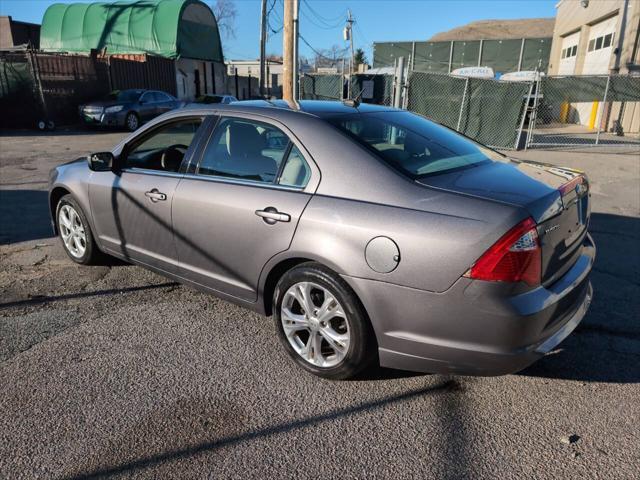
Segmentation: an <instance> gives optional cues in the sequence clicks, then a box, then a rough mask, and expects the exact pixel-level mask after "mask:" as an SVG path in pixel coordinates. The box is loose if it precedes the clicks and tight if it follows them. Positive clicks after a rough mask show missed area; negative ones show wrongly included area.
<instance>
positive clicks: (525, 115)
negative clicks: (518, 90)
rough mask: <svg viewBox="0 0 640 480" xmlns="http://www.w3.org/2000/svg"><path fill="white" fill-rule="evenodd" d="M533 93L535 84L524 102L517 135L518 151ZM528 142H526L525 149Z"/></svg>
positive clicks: (516, 145) (530, 86)
mask: <svg viewBox="0 0 640 480" xmlns="http://www.w3.org/2000/svg"><path fill="white" fill-rule="evenodd" d="M532 93H533V82H531V85H529V93H528V94H527V99H526V101H525V102H524V108H523V110H522V119H520V128H519V129H518V135H516V144H515V145H514V147H513V148H514V149H515V150H518V147H519V146H520V137H521V136H522V130H523V129H524V121H525V119H526V118H527V110H529V102H530V101H531V94H532ZM529 122H531V117H529ZM526 145H527V142H526V141H525V149H526Z"/></svg>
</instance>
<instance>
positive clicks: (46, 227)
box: [0, 190, 54, 244]
mask: <svg viewBox="0 0 640 480" xmlns="http://www.w3.org/2000/svg"><path fill="white" fill-rule="evenodd" d="M53 236H54V235H53V230H52V228H51V220H50V218H49V200H48V193H47V192H46V191H45V190H0V244H7V243H17V242H25V241H28V240H38V239H42V238H51V237H53Z"/></svg>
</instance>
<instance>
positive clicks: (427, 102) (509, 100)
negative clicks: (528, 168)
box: [406, 72, 532, 148]
mask: <svg viewBox="0 0 640 480" xmlns="http://www.w3.org/2000/svg"><path fill="white" fill-rule="evenodd" d="M531 89H532V84H531V82H501V81H497V80H490V79H481V78H468V77H467V78H462V77H455V76H451V75H442V74H435V73H423V72H412V73H411V74H410V75H409V84H408V88H407V92H406V95H407V104H406V105H407V109H408V110H411V111H413V112H416V113H419V114H421V115H424V116H426V117H428V118H430V119H432V120H435V121H436V122H439V123H441V124H443V125H446V126H447V127H449V128H452V129H454V130H456V131H458V132H460V133H462V134H464V135H466V136H468V137H471V138H473V139H475V140H477V141H479V142H481V143H484V144H485V145H488V146H491V147H495V148H516V147H517V146H518V145H520V144H521V143H522V142H523V140H524V137H522V135H521V134H522V129H523V124H524V123H525V119H526V116H527V107H528V105H529V103H530V102H531V101H532V96H531Z"/></svg>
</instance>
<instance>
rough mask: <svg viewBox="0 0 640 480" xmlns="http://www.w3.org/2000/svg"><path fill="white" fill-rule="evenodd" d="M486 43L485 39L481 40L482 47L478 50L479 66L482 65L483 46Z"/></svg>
mask: <svg viewBox="0 0 640 480" xmlns="http://www.w3.org/2000/svg"><path fill="white" fill-rule="evenodd" d="M483 45H484V40H480V49H479V50H478V66H479V67H481V66H482V46H483Z"/></svg>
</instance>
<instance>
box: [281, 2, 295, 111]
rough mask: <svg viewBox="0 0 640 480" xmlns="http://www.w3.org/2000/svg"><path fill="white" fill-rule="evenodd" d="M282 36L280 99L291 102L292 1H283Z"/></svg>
mask: <svg viewBox="0 0 640 480" xmlns="http://www.w3.org/2000/svg"><path fill="white" fill-rule="evenodd" d="M283 23H284V33H283V35H282V44H283V45H282V57H283V58H282V98H283V99H284V100H285V101H287V102H292V101H293V0H284V22H283Z"/></svg>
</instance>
